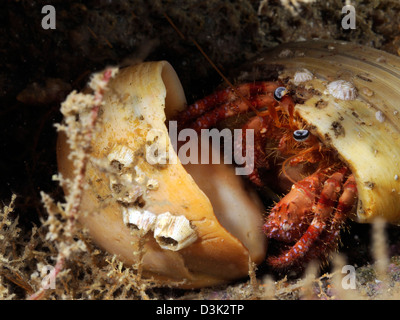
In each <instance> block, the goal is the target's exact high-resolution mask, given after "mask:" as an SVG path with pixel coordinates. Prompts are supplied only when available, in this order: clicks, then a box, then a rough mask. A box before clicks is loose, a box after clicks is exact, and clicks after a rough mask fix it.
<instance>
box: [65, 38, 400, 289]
mask: <svg viewBox="0 0 400 320" xmlns="http://www.w3.org/2000/svg"><path fill="white" fill-rule="evenodd" d="M399 86H400V60H399V59H398V58H397V57H394V56H392V55H390V54H387V53H384V52H381V51H378V50H375V49H372V48H368V47H364V46H360V45H356V44H351V43H345V42H337V41H330V42H325V41H310V42H296V43H291V44H286V45H283V46H279V47H277V48H275V49H273V50H269V51H268V52H266V53H263V54H262V55H261V56H260V58H258V59H256V60H255V61H253V62H252V63H251V65H250V67H248V69H247V70H246V72H244V73H242V74H238V80H237V81H236V82H235V84H234V85H233V86H228V88H224V89H221V90H217V91H216V92H215V93H213V94H211V95H209V96H207V97H206V98H204V99H201V100H199V101H197V102H195V103H193V104H192V105H190V106H187V105H186V100H185V96H184V93H183V89H182V86H181V84H180V82H179V80H178V77H177V75H176V74H175V72H174V70H173V69H172V67H171V66H170V65H169V64H168V63H167V62H164V61H162V62H145V63H143V64H139V65H135V66H132V67H128V68H125V69H122V70H120V71H119V73H118V75H117V76H116V77H115V78H114V79H112V80H111V81H110V83H109V85H108V89H107V91H106V92H105V98H104V103H103V104H102V106H101V110H100V112H99V117H100V121H99V129H98V130H97V131H96V134H95V136H94V138H93V141H92V147H91V159H92V160H91V161H90V163H89V166H88V170H87V173H86V183H87V187H86V188H85V190H84V191H83V192H84V194H83V203H82V207H81V210H82V211H83V212H84V214H82V215H81V217H80V222H81V223H82V225H83V226H85V227H86V228H87V229H89V232H90V234H91V235H92V237H93V239H94V240H95V241H96V242H97V243H98V244H99V245H100V246H101V247H103V248H104V249H106V250H107V251H109V252H111V253H113V254H116V255H117V256H118V257H119V258H120V259H121V260H122V261H123V262H124V263H126V264H127V265H134V264H138V263H139V264H140V266H141V269H142V270H143V274H144V275H145V276H147V277H153V278H154V279H157V280H158V281H160V283H162V284H164V285H168V284H169V285H172V284H174V285H178V286H180V287H183V288H196V287H202V286H208V285H214V284H218V283H223V282H227V281H231V280H233V279H237V278H240V277H243V276H246V274H247V273H248V271H249V267H250V265H251V262H255V263H261V262H262V261H264V259H265V257H266V253H267V238H274V239H276V240H278V241H279V242H282V248H283V249H282V252H281V253H280V254H279V255H278V256H272V255H268V256H267V258H266V259H267V263H268V264H270V265H271V266H272V267H274V268H279V269H282V268H285V269H286V268H290V267H291V266H295V265H299V264H304V263H305V262H307V261H310V260H311V259H323V258H325V257H326V256H327V254H328V253H329V252H331V251H333V250H335V249H336V248H337V246H338V241H339V233H340V229H341V228H342V226H343V224H344V223H345V221H346V219H347V218H351V219H354V220H356V221H358V222H361V223H362V222H371V221H373V219H374V218H375V217H378V216H379V217H383V218H384V219H385V220H386V221H388V222H390V223H394V224H398V223H399V221H400V185H399V183H400V181H399V175H400V173H399V171H400V169H399V161H400V160H399V159H400V157H399V156H400V142H399V134H398V132H399V130H400V129H399V128H400V119H399V117H400V116H399V111H400V110H399V109H400V107H399V106H398V105H397V101H398V100H399V95H398V93H397V88H398V87H399ZM171 123H175V124H176V126H175V127H174V126H171V125H170V124H171ZM214 127H215V128H219V129H221V128H224V129H228V130H231V131H234V130H237V129H240V132H241V134H240V139H237V140H236V139H234V140H233V141H231V143H232V145H231V146H227V145H224V149H228V150H232V153H233V154H235V159H239V158H241V159H245V161H244V162H241V163H238V166H239V167H241V168H242V169H245V171H246V172H248V173H247V176H246V177H245V178H244V179H243V177H241V176H239V175H237V174H236V173H237V171H235V169H234V168H233V167H232V166H231V165H230V164H226V163H223V162H222V163H217V164H215V163H211V164H210V163H201V161H199V162H200V163H201V164H193V163H192V164H191V163H187V164H186V163H184V164H183V163H182V162H181V160H180V159H179V157H178V154H179V155H180V154H181V153H180V151H181V149H180V148H182V147H183V146H185V150H187V149H190V148H188V145H190V146H192V145H194V146H198V145H199V144H200V143H202V142H203V140H202V139H198V140H195V141H187V140H185V138H190V135H186V136H184V137H180V136H179V134H180V133H181V132H183V131H184V129H192V130H193V132H195V133H201V132H202V130H205V129H210V128H214ZM168 129H169V132H168ZM247 132H252V133H253V135H252V136H251V135H250V136H248V135H247ZM174 134H175V135H176V134H178V138H177V137H176V136H175V137H173V136H174ZM195 136H198V135H197V134H196V135H195ZM249 138H252V139H249ZM176 140H178V141H176ZM189 140H191V139H189ZM174 148H175V149H174ZM201 150H202V149H201ZM220 151H221V150H217V152H220ZM248 152H250V153H251V154H253V157H252V158H251V157H250V158H248V157H246V155H247V153H248ZM68 154H69V149H68V145H67V143H66V139H65V137H63V136H62V135H60V137H59V141H58V164H59V168H60V172H61V173H62V174H63V176H65V177H72V176H73V173H72V172H73V163H72V161H71V160H70V159H68ZM149 155H150V157H149ZM197 157H199V158H202V159H203V157H202V155H201V154H198V155H197ZM207 157H208V156H207ZM207 157H204V158H207ZM194 158H196V157H194ZM236 169H237V168H236ZM264 188H266V189H268V190H273V191H274V193H286V195H284V196H283V197H282V198H281V199H280V200H277V201H276V204H274V205H273V207H272V209H271V208H266V207H264V204H265V202H263V201H261V200H260V197H258V195H257V193H256V192H255V190H261V189H264ZM66 192H68V190H66Z"/></svg>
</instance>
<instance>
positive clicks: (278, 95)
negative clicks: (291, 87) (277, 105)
mask: <svg viewBox="0 0 400 320" xmlns="http://www.w3.org/2000/svg"><path fill="white" fill-rule="evenodd" d="M286 94H287V90H286V88H285V87H278V88H276V89H275V92H274V98H275V100H276V101H281V99H282V97H283V96H284V95H286Z"/></svg>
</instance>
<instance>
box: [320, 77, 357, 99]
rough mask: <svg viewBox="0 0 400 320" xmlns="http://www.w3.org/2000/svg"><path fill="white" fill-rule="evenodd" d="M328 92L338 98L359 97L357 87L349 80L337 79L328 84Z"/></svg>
mask: <svg viewBox="0 0 400 320" xmlns="http://www.w3.org/2000/svg"><path fill="white" fill-rule="evenodd" d="M327 89H328V92H329V94H331V95H332V96H334V97H335V98H336V99H340V100H354V99H355V98H356V97H357V89H356V87H355V86H354V85H353V84H352V83H351V82H348V81H345V80H336V81H333V82H331V83H329V84H328V87H327Z"/></svg>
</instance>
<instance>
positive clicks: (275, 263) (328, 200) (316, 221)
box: [268, 168, 347, 269]
mask: <svg viewBox="0 0 400 320" xmlns="http://www.w3.org/2000/svg"><path fill="white" fill-rule="evenodd" d="M346 171H347V168H342V169H341V170H339V171H337V172H335V173H334V174H332V176H331V177H330V178H329V179H328V180H326V182H325V184H324V187H323V189H322V192H321V195H320V198H319V200H318V203H317V205H316V207H315V210H313V211H314V214H315V215H314V218H313V221H312V222H311V224H310V226H309V227H308V229H307V231H306V232H305V233H304V234H303V236H302V237H301V238H300V240H299V241H297V242H296V244H295V245H294V246H293V247H292V248H290V250H289V251H287V252H286V253H284V254H282V255H280V256H278V257H271V258H269V259H268V263H269V264H270V265H271V266H272V267H274V268H279V269H282V268H287V267H289V266H291V265H293V264H296V263H298V262H300V261H302V260H303V259H304V257H305V256H306V255H307V253H309V252H310V250H311V249H312V248H313V244H314V243H315V242H316V241H318V239H319V238H320V236H321V233H322V232H323V230H324V229H325V228H326V225H327V221H328V220H329V218H330V216H331V214H332V212H333V210H334V207H335V202H336V200H337V197H338V193H339V191H340V190H341V183H342V180H343V179H344V175H345V173H346Z"/></svg>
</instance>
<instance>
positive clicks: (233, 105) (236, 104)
mask: <svg viewBox="0 0 400 320" xmlns="http://www.w3.org/2000/svg"><path fill="white" fill-rule="evenodd" d="M249 103H250V104H251V105H252V106H253V107H254V108H255V109H261V108H265V107H268V108H270V106H273V105H275V104H276V101H275V100H274V98H273V97H272V96H270V95H260V96H256V97H253V98H249V99H248V100H247V101H245V100H242V99H237V100H234V101H229V102H226V103H224V104H222V105H220V106H218V107H217V108H215V109H212V110H210V111H208V112H206V113H204V114H203V115H201V116H200V117H198V118H197V119H196V120H195V121H194V122H193V123H192V124H191V125H190V126H189V128H192V129H194V130H196V131H198V132H200V130H201V129H207V128H210V127H213V126H215V125H216V124H217V123H218V122H220V121H221V120H224V119H227V118H229V117H232V116H234V115H238V114H241V113H245V112H248V111H249Z"/></svg>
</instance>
